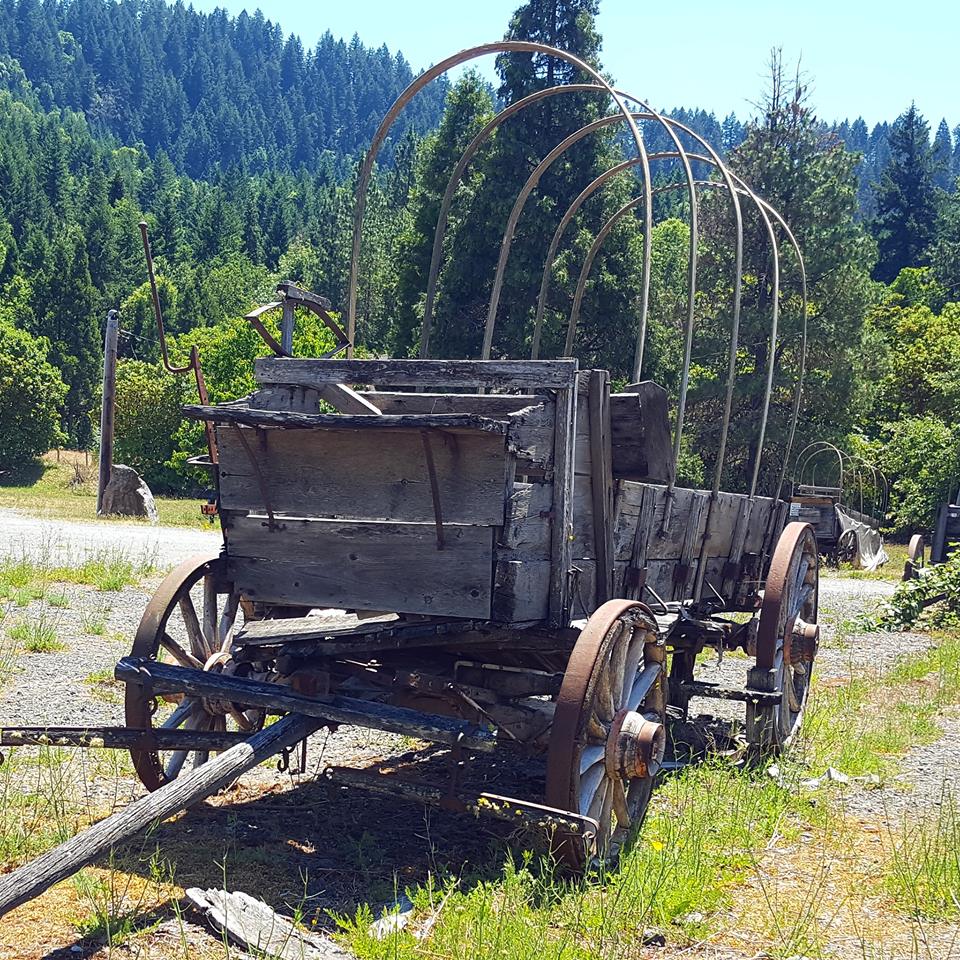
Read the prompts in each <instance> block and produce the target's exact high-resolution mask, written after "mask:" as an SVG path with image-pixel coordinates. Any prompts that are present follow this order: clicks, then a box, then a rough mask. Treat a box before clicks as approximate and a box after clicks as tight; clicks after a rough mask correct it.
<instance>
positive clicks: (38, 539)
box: [0, 507, 221, 568]
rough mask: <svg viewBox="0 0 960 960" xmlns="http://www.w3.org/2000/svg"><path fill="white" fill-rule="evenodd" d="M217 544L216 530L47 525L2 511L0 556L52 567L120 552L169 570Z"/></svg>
mask: <svg viewBox="0 0 960 960" xmlns="http://www.w3.org/2000/svg"><path fill="white" fill-rule="evenodd" d="M220 542H221V539H220V531H219V529H217V528H214V529H213V530H211V531H210V532H207V531H205V530H188V529H185V528H180V527H160V526H151V525H149V524H147V523H80V522H77V521H75V520H47V519H39V518H37V517H31V516H28V515H26V514H23V513H20V512H19V511H18V510H11V509H9V508H6V507H0V551H2V552H3V553H5V554H7V555H11V556H14V557H19V556H25V557H29V558H30V559H32V560H34V561H43V562H47V563H51V564H58V565H62V564H69V563H75V562H77V561H80V560H82V559H83V558H84V557H86V556H90V555H96V554H100V553H104V552H107V551H110V552H112V551H119V552H121V553H123V554H124V555H126V556H128V557H129V558H130V559H132V560H141V559H151V560H153V562H154V563H155V564H156V565H157V566H158V567H161V568H167V567H171V566H173V565H174V564H176V563H179V561H181V560H183V559H185V558H186V557H189V556H191V555H193V554H195V553H201V552H204V551H216V550H217V549H219V546H220Z"/></svg>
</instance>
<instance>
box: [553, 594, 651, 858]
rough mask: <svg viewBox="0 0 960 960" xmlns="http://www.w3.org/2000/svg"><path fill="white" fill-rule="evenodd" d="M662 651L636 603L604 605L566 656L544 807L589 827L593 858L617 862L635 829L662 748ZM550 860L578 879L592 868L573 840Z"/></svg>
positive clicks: (562, 839)
mask: <svg viewBox="0 0 960 960" xmlns="http://www.w3.org/2000/svg"><path fill="white" fill-rule="evenodd" d="M664 667H665V650H664V647H663V646H662V644H660V643H659V641H658V637H657V628H656V621H655V620H654V618H653V615H652V614H651V613H650V611H649V610H648V609H647V607H645V606H644V605H643V604H642V603H637V602H636V601H632V600H609V601H607V603H605V604H603V606H601V607H600V608H599V609H598V610H597V611H596V612H595V613H594V614H593V616H592V617H590V619H589V621H588V622H587V625H586V626H585V627H584V629H583V631H582V632H581V633H580V636H579V637H578V638H577V642H576V644H575V646H574V648H573V653H572V654H571V655H570V660H569V662H568V663H567V669H566V672H565V673H564V676H563V683H562V684H561V687H560V693H559V696H558V697H557V706H556V711H555V713H554V717H553V725H552V729H551V733H550V745H549V750H548V753H547V790H546V802H547V804H548V805H549V806H552V807H558V808H560V809H563V810H573V811H576V812H577V813H580V814H583V815H585V816H589V817H592V818H593V819H595V820H596V821H597V822H598V823H599V825H600V829H599V833H598V836H597V842H596V851H595V856H596V858H597V859H599V860H600V861H606V862H612V861H613V860H615V859H616V857H617V855H618V854H619V851H620V849H621V848H622V847H623V845H624V843H625V842H626V841H627V840H628V839H629V838H630V836H631V834H632V833H633V831H635V830H636V828H637V827H638V826H639V824H640V822H641V821H642V820H643V816H644V814H645V812H646V808H647V804H648V802H649V800H650V792H651V790H652V787H653V780H654V777H655V776H656V773H657V771H658V769H659V767H660V764H661V761H662V760H663V751H664V747H665V745H666V730H665V727H664V723H665V720H666V695H665V683H666V676H665V669H664ZM554 851H555V853H556V855H557V856H558V857H559V858H560V859H561V860H562V861H563V862H564V863H565V864H566V865H567V866H569V867H572V868H573V869H576V870H581V869H583V868H584V867H586V866H588V864H589V862H590V861H591V860H592V859H593V857H592V856H591V855H589V854H588V852H587V850H586V849H585V846H584V844H583V842H582V841H581V840H580V839H579V838H578V837H577V836H576V835H574V834H569V833H558V834H557V835H556V836H555V837H554Z"/></svg>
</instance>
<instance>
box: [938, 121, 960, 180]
mask: <svg viewBox="0 0 960 960" xmlns="http://www.w3.org/2000/svg"><path fill="white" fill-rule="evenodd" d="M933 167H934V171H933V182H934V183H935V184H936V185H937V186H938V187H939V188H940V189H941V190H952V189H953V185H954V180H955V179H956V178H955V177H954V176H953V139H952V138H951V136H950V128H949V127H948V126H947V121H946V120H941V121H940V126H938V127H937V132H936V134H935V135H934V138H933Z"/></svg>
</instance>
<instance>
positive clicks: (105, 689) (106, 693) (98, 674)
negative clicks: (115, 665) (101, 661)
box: [83, 670, 123, 703]
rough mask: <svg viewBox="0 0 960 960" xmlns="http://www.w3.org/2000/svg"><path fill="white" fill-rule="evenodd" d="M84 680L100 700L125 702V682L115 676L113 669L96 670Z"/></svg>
mask: <svg viewBox="0 0 960 960" xmlns="http://www.w3.org/2000/svg"><path fill="white" fill-rule="evenodd" d="M83 682H84V683H85V684H86V685H87V686H88V687H89V688H90V692H91V693H92V694H93V696H95V697H96V698H97V699H98V700H103V701H104V702H105V703H122V702H123V684H122V683H121V682H120V681H119V680H117V679H115V678H114V676H113V670H96V671H95V672H93V673H90V674H87V676H85V677H84V678H83Z"/></svg>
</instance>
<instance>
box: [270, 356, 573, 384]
mask: <svg viewBox="0 0 960 960" xmlns="http://www.w3.org/2000/svg"><path fill="white" fill-rule="evenodd" d="M576 370H577V361H576V360H339V359H337V360H334V359H331V360H301V359H295V358H287V357H261V358H260V359H258V360H256V361H255V363H254V371H255V374H256V377H257V380H258V381H259V382H260V383H293V384H299V385H300V386H305V387H317V386H319V385H320V384H324V383H349V384H374V385H378V386H379V385H382V386H391V387H413V386H422V387H433V386H437V387H468V386H472V385H479V386H484V387H504V388H519V389H523V388H531V389H535V388H538V387H539V388H543V389H547V388H552V389H559V388H564V387H569V386H570V384H571V382H572V380H573V377H574V376H575V374H576Z"/></svg>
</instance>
